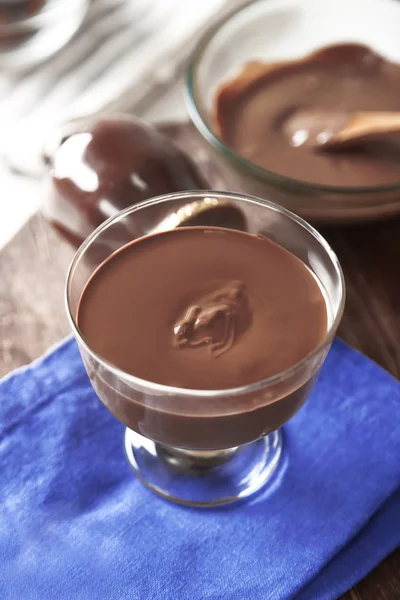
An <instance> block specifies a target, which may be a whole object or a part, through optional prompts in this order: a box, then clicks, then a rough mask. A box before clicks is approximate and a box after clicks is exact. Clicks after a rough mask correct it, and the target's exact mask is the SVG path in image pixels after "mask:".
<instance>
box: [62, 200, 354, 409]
mask: <svg viewBox="0 0 400 600" xmlns="http://www.w3.org/2000/svg"><path fill="white" fill-rule="evenodd" d="M207 197H213V198H217V199H218V198H219V199H221V200H222V199H223V200H231V201H233V202H235V201H236V202H249V203H252V204H257V205H259V206H261V207H266V208H268V209H269V210H272V211H274V212H276V213H281V214H283V215H285V217H287V218H288V219H290V220H292V221H294V222H295V223H296V225H298V226H299V227H301V228H303V229H305V230H306V231H307V232H308V233H309V234H311V235H312V236H313V237H314V238H315V239H316V240H317V242H318V243H319V244H320V246H321V247H322V249H323V250H324V251H325V253H326V254H327V255H328V257H329V259H330V261H331V263H332V265H333V267H334V269H335V272H336V275H337V277H338V281H339V286H340V290H339V292H340V304H339V308H338V310H337V312H336V314H334V315H333V319H332V323H331V324H330V326H329V329H328V331H327V333H326V335H325V337H324V339H323V340H322V341H321V342H320V344H319V345H318V346H317V347H316V348H315V349H314V350H313V351H312V352H310V353H309V354H308V355H307V356H305V357H304V358H303V359H302V360H301V361H299V362H297V363H296V364H294V365H292V366H291V367H290V368H289V369H286V370H285V371H282V372H280V373H277V374H276V375H273V376H272V377H269V378H267V379H263V380H261V381H257V382H255V383H252V384H250V385H245V386H241V387H236V388H226V389H222V390H221V389H219V390H196V389H189V388H179V387H174V386H169V385H163V384H160V383H154V382H152V381H147V380H145V379H141V378H140V377H136V376H135V375H131V374H129V373H126V372H125V371H123V370H122V369H119V368H118V367H117V366H115V365H113V364H112V363H110V362H108V361H107V360H105V359H104V358H102V357H101V356H100V355H99V354H97V353H96V352H94V351H93V350H92V349H91V348H90V345H89V344H88V343H87V342H86V340H85V338H84V336H83V335H82V333H81V331H80V330H79V327H78V325H77V323H76V317H75V316H74V315H72V312H71V306H70V300H69V298H70V290H71V286H72V282H73V277H74V272H75V268H76V266H77V264H78V263H79V261H80V259H81V257H82V256H83V255H84V253H85V251H86V250H87V249H88V248H89V247H90V246H91V244H92V243H93V242H94V241H95V240H96V239H97V238H98V237H99V236H100V235H101V233H102V232H103V231H104V230H106V229H107V228H108V227H110V226H111V225H113V224H115V223H118V222H119V221H121V220H123V219H124V218H125V217H126V216H127V215H130V214H133V213H135V212H138V211H141V210H145V209H146V207H149V206H153V205H155V204H160V203H163V202H168V201H170V200H185V199H188V200H190V201H191V202H193V201H195V200H200V199H204V198H207ZM143 237H145V236H143ZM117 251H118V250H117ZM345 296H346V292H345V281H344V275H343V271H342V268H341V266H340V263H339V260H338V258H337V256H336V254H335V252H334V251H333V250H332V248H331V247H330V245H329V244H328V242H327V241H326V240H325V239H324V238H323V237H322V235H321V234H320V233H318V231H316V230H315V229H314V228H313V227H312V226H311V225H309V224H308V223H307V222H306V221H304V219H302V218H301V217H298V216H297V215H295V214H294V213H292V212H291V211H289V210H287V209H285V208H283V207H281V206H278V205H277V204H274V203H273V202H269V201H266V200H262V199H260V198H257V197H255V196H250V195H246V196H245V195H243V194H237V193H233V192H232V193H231V192H223V191H214V190H202V191H193V192H190V191H187V192H177V193H172V194H165V195H162V196H157V197H155V198H152V199H150V200H145V201H144V202H140V203H138V204H135V205H133V206H130V207H128V208H126V209H124V210H122V211H120V212H119V213H117V214H116V215H114V216H112V217H110V218H109V219H107V221H105V222H104V223H102V224H101V225H100V226H99V227H97V229H95V230H94V231H93V232H92V233H91V234H90V235H89V236H88V237H87V238H86V240H85V241H84V242H83V243H82V244H81V246H80V247H79V248H78V250H77V251H76V253H75V256H74V258H73V259H72V262H71V264H70V267H69V269H68V273H67V279H66V285H65V296H64V298H65V306H66V311H67V316H68V320H69V323H70V326H71V328H72V331H73V333H74V336H75V338H76V339H77V341H78V342H79V344H80V345H81V346H83V347H84V348H85V350H86V352H88V354H89V355H90V356H91V357H92V358H94V359H95V360H96V361H97V362H98V363H99V364H100V365H101V366H102V367H103V368H105V369H108V370H109V371H112V372H113V374H114V375H115V376H116V377H119V378H120V379H123V380H124V381H126V382H128V383H130V384H132V385H134V386H135V387H137V388H138V389H146V390H151V391H153V392H155V393H157V394H160V393H164V394H168V395H172V394H175V395H179V396H181V397H182V396H183V397H185V396H186V397H191V398H193V397H198V396H202V397H203V398H223V397H225V396H239V395H242V394H247V393H252V392H257V391H259V390H261V389H263V388H264V387H268V386H270V385H271V384H276V383H279V382H280V381H284V380H285V379H286V378H288V377H290V376H292V375H293V374H295V373H296V371H298V370H299V369H301V368H302V367H303V366H304V365H305V364H306V363H307V362H308V361H309V360H310V359H312V358H313V357H315V356H316V355H318V353H319V352H320V351H321V350H322V349H323V347H324V346H326V345H327V344H329V343H331V341H332V339H333V337H334V335H335V332H336V330H337V327H338V325H339V323H340V320H341V318H342V314H343V309H344V304H345Z"/></svg>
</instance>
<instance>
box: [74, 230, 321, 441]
mask: <svg viewBox="0 0 400 600" xmlns="http://www.w3.org/2000/svg"><path fill="white" fill-rule="evenodd" d="M77 321H78V327H79V329H80V331H81V333H82V335H83V337H84V339H85V340H86V342H87V344H88V345H89V347H90V348H91V349H92V350H94V351H95V352H96V353H97V354H98V355H100V356H101V357H102V358H103V359H105V360H106V361H108V362H109V363H111V364H113V365H116V366H117V367H119V369H121V370H123V371H124V372H125V373H128V374H131V375H135V376H137V377H140V378H142V379H145V380H147V381H149V382H155V383H160V384H166V385H169V386H174V387H178V388H188V389H197V390H224V389H230V388H235V387H239V386H245V385H247V384H251V383H255V382H257V381H260V380H262V379H265V378H268V377H271V376H273V375H276V374H278V373H280V372H282V371H284V370H285V369H288V368H290V367H291V366H293V365H295V364H296V363H297V362H298V361H300V360H302V359H303V358H305V357H306V356H307V355H308V354H309V353H310V352H312V351H313V350H314V349H315V348H316V347H317V346H318V345H319V344H320V342H321V341H322V340H323V338H324V337H325V334H326V330H327V309H326V303H325V299H324V296H323V294H322V292H321V289H320V287H319V285H318V283H317V282H316V280H315V279H314V277H313V275H312V274H311V273H310V271H309V270H308V269H307V268H306V267H305V265H304V264H303V263H302V262H301V261H300V260H299V259H298V258H297V257H295V256H294V255H292V254H290V253H289V252H288V251H286V250H284V249H283V248H281V247H280V246H278V245H276V244H275V243H273V242H272V241H270V240H269V239H266V238H264V237H258V236H254V235H250V234H247V233H243V232H239V231H233V230H228V229H222V228H215V227H213V228H210V227H208V228H204V227H194V228H193V227H189V228H181V229H176V230H172V231H168V232H164V233H160V234H156V235H153V236H148V237H146V238H141V239H139V240H137V241H135V242H132V243H130V244H128V245H127V246H124V247H123V248H122V249H121V250H119V251H118V252H116V253H115V254H114V255H112V256H111V257H110V258H109V259H107V260H106V261H105V262H104V263H103V264H102V265H101V266H100V267H99V268H98V270H97V271H96V272H95V273H94V275H93V276H92V277H91V279H90V280H89V282H88V284H87V285H86V287H85V289H84V291H83V293H82V296H81V300H80V303H79V307H78V315H77ZM95 365H96V361H95V362H94V363H93V367H92V366H91V365H90V364H89V363H88V364H87V365H86V366H87V369H88V372H89V375H90V378H91V381H92V384H93V386H94V388H95V390H96V391H97V393H98V395H99V397H100V399H101V400H102V401H103V402H104V403H105V405H106V406H107V407H108V408H109V409H110V410H111V412H113V413H114V415H115V416H116V417H117V418H118V419H120V420H121V421H122V422H123V423H125V424H126V425H127V426H128V427H129V428H131V429H133V430H135V431H137V432H139V433H140V434H142V435H144V436H146V437H148V438H151V439H153V440H155V441H158V442H161V443H164V444H168V445H171V446H177V447H181V448H189V449H200V450H210V449H218V448H229V447H233V446H237V445H240V444H244V443H247V442H250V441H253V440H255V439H258V438H259V437H260V436H262V435H266V434H268V433H270V432H271V431H273V430H275V429H277V428H279V427H281V426H282V425H283V424H284V423H285V422H286V421H287V420H288V419H289V418H291V417H292V416H293V415H294V414H295V413H296V412H297V410H299V408H300V407H301V406H302V404H303V403H304V402H305V400H306V398H307V396H308V394H309V392H310V389H311V387H312V385H313V380H314V377H313V376H311V375H308V376H306V375H305V373H304V372H302V374H301V375H300V376H297V375H292V376H291V377H290V378H288V380H287V381H286V379H285V378H283V381H279V382H277V383H276V384H274V386H273V387H272V388H268V389H267V390H263V389H262V388H261V389H260V390H259V389H256V390H251V391H249V392H247V391H246V392H244V393H242V394H240V395H239V396H235V395H231V394H227V397H226V398H225V399H224V400H223V401H222V402H221V401H219V402H216V403H215V402H214V400H213V399H210V398H205V397H204V398H202V396H201V392H200V393H199V394H197V395H196V396H194V397H192V398H190V399H188V398H181V397H180V396H179V393H173V394H168V395H166V396H164V395H162V394H161V395H159V394H157V395H156V396H155V397H154V398H152V397H151V396H150V397H148V396H147V395H146V394H144V395H143V394H142V393H141V392H139V391H138V390H137V389H135V386H134V387H133V388H131V387H130V386H129V384H125V383H123V382H121V380H120V379H119V377H118V375H113V374H112V371H107V370H105V371H103V370H102V369H100V370H99V369H97V368H96V366H95Z"/></svg>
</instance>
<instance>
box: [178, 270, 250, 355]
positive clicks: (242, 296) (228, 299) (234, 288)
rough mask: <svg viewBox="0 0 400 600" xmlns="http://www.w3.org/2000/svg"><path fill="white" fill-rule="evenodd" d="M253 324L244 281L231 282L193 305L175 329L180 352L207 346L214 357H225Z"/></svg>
mask: <svg viewBox="0 0 400 600" xmlns="http://www.w3.org/2000/svg"><path fill="white" fill-rule="evenodd" d="M250 321H251V315H250V311H249V308H248V301H247V295H246V286H245V284H244V283H243V282H242V281H231V282H230V283H228V284H227V285H224V286H223V287H220V288H218V289H217V290H216V291H214V292H212V293H211V294H207V295H206V296H203V298H201V299H200V300H199V301H198V302H197V303H196V304H192V305H190V306H189V307H188V308H187V309H186V311H185V313H184V316H183V317H182V318H181V319H179V320H178V321H177V322H176V323H175V325H174V334H173V345H174V346H175V347H176V348H182V347H189V348H190V347H191V348H194V347H197V346H204V345H207V346H208V348H209V351H210V353H211V354H213V355H214V356H220V355H221V354H224V353H225V352H227V351H228V350H230V348H231V347H232V346H233V344H234V343H235V340H236V337H237V336H238V335H239V334H240V333H241V331H242V330H243V329H247V327H248V326H249V324H250Z"/></svg>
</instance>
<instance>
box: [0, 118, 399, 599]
mask: <svg viewBox="0 0 400 600" xmlns="http://www.w3.org/2000/svg"><path fill="white" fill-rule="evenodd" d="M164 130H165V131H166V132H167V133H168V135H170V136H171V137H172V138H174V139H175V140H176V141H177V143H179V144H180V145H181V146H182V147H183V148H184V149H186V150H189V152H190V154H191V155H192V156H193V155H194V156H195V157H196V159H197V162H198V164H199V165H200V166H201V167H202V168H203V170H204V171H205V173H206V175H207V176H208V177H209V179H210V181H211V182H212V185H213V186H214V188H217V189H221V188H223V187H225V184H224V181H223V179H222V178H221V176H220V174H219V173H218V171H217V169H216V167H215V165H214V164H213V163H212V162H211V161H209V160H208V156H207V152H206V150H205V148H204V146H203V145H202V143H201V141H200V140H199V139H198V137H197V135H196V134H195V132H194V130H193V129H192V127H191V126H190V125H179V126H168V127H165V128H164ZM320 230H321V232H322V233H323V235H325V237H326V238H327V239H328V240H329V242H330V243H331V244H332V246H333V248H334V249H335V250H336V252H337V254H338V256H339V259H340V261H341V263H342V266H343V269H344V273H345V277H346V283H347V304H346V309H345V314H344V318H343V321H342V325H341V327H340V336H341V337H342V339H344V340H345V341H346V342H348V343H349V344H351V345H352V346H354V347H355V348H357V349H359V350H361V351H362V352H363V353H365V354H366V355H367V356H369V357H370V358H372V359H374V360H375V361H376V362H378V363H379V364H380V365H382V366H383V367H384V368H386V369H387V370H388V371H390V372H391V373H392V374H393V375H395V376H396V377H397V378H400V310H399V305H400V276H399V265H400V220H393V221H387V222H381V223H374V224H368V225H365V224H364V225H352V226H340V227H333V226H330V227H322V228H320ZM73 254H74V251H73V249H72V248H71V247H70V246H69V245H68V244H67V243H66V242H65V241H63V240H61V239H60V237H59V236H58V234H57V233H55V232H54V231H53V230H52V229H51V227H50V226H49V225H48V224H47V223H46V222H45V220H44V219H43V217H42V216H41V215H39V214H38V215H35V216H34V217H33V218H32V219H31V220H30V221H29V222H28V223H27V224H26V225H25V226H24V227H23V229H22V230H21V231H20V232H19V233H18V234H17V235H16V236H15V237H14V238H13V239H12V241H11V242H10V243H9V244H8V245H7V246H6V247H5V248H4V249H3V250H2V251H1V253H0V375H5V374H6V373H8V372H9V371H10V370H11V369H14V368H15V367H18V366H21V365H23V364H26V363H28V362H30V361H31V360H33V359H35V358H37V357H38V356H40V355H41V354H42V353H43V352H45V351H46V350H48V348H49V347H50V346H51V345H53V344H54V343H56V342H58V341H59V340H60V339H62V338H63V337H64V336H66V335H68V334H69V327H68V323H67V319H66V317H65V310H64V280H65V274H66V270H67V267H68V264H69V262H70V260H71V259H72V256H73ZM399 599H400V550H397V551H396V552H395V553H393V554H392V555H391V556H390V557H388V558H387V559H386V560H385V561H384V562H383V563H382V564H381V565H380V566H378V567H377V568H376V569H375V570H374V571H373V572H372V573H371V574H370V575H369V576H368V577H366V579H364V580H363V581H362V582H360V583H359V584H358V585H357V586H356V587H355V588H354V589H353V590H351V591H349V592H348V593H347V594H345V595H344V596H343V600H399Z"/></svg>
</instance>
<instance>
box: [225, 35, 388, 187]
mask: <svg viewBox="0 0 400 600" xmlns="http://www.w3.org/2000/svg"><path fill="white" fill-rule="evenodd" d="M338 110H340V111H343V113H346V112H351V111H362V110H379V111H398V110H400V66H399V65H398V64H395V63H391V62H389V61H387V60H386V59H384V58H383V57H381V56H379V55H378V54H376V53H375V52H374V51H373V50H371V49H370V48H367V47H365V46H361V45H358V44H342V45H337V46H331V47H327V48H324V49H321V50H319V51H317V52H315V53H314V54H311V55H310V56H307V57H305V58H304V59H301V60H298V61H290V62H286V63H276V64H270V65H269V64H263V63H259V62H254V63H249V64H248V65H245V66H244V67H243V70H242V71H241V72H240V73H239V74H238V76H237V77H235V78H234V79H232V80H231V81H228V82H227V83H225V84H223V85H222V87H221V88H220V89H219V91H218V94H217V97H216V103H215V115H214V117H215V129H216V132H217V134H218V136H219V137H220V138H221V139H222V141H223V142H224V143H225V144H226V145H227V146H230V147H231V148H232V149H234V150H235V151H236V152H237V153H238V154H240V155H241V156H243V157H244V158H246V159H247V160H249V161H250V162H252V163H254V164H256V165H258V166H261V167H263V168H265V169H267V170H268V171H272V172H274V173H277V174H280V175H284V176H287V177H291V178H293V179H296V180H299V181H306V182H309V183H315V184H324V185H332V186H350V187H353V186H354V187H358V186H377V185H386V184H394V183H399V182H400V175H399V168H398V165H399V161H400V143H399V139H398V136H397V138H395V137H393V136H390V135H386V136H383V137H382V139H380V140H375V141H373V142H371V141H369V142H368V143H363V144H360V145H358V146H354V147H351V148H345V149H342V150H341V151H340V152H339V151H333V150H332V151H330V152H328V151H324V152H321V151H318V150H316V148H315V145H313V144H307V143H305V142H306V141H307V137H308V135H309V134H310V133H311V134H312V133H313V132H312V128H313V127H315V123H314V124H313V123H312V115H313V111H315V112H316V113H320V112H321V111H322V112H324V113H325V114H326V115H328V116H327V121H328V125H329V112H330V111H331V113H332V115H333V116H334V114H335V113H336V112H337V111H338ZM304 111H305V112H306V113H307V114H308V115H309V117H310V131H308V127H307V126H301V127H299V126H298V123H299V122H301V119H297V115H300V116H301V114H302V113H304ZM296 122H297V125H296ZM303 125H304V123H303ZM317 125H318V126H320V124H318V123H317ZM293 127H294V129H295V131H294V130H293ZM296 127H297V129H296Z"/></svg>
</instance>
